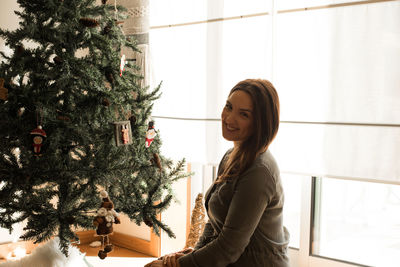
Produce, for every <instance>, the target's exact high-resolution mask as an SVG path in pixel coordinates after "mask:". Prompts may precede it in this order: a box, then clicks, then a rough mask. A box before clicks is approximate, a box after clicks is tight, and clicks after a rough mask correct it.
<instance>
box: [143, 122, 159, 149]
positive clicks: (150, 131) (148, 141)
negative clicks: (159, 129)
mask: <svg viewBox="0 0 400 267" xmlns="http://www.w3.org/2000/svg"><path fill="white" fill-rule="evenodd" d="M156 135H157V133H156V130H154V121H150V122H149V127H148V128H147V132H146V144H145V145H146V147H147V148H148V147H150V145H151V143H152V142H153V140H154V137H156Z"/></svg>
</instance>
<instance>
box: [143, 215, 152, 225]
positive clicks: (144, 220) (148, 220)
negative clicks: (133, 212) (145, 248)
mask: <svg viewBox="0 0 400 267" xmlns="http://www.w3.org/2000/svg"><path fill="white" fill-rule="evenodd" d="M143 222H144V224H146V225H147V226H148V227H153V222H152V221H151V220H150V219H149V218H147V217H146V218H144V219H143Z"/></svg>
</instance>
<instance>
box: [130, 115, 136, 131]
mask: <svg viewBox="0 0 400 267" xmlns="http://www.w3.org/2000/svg"><path fill="white" fill-rule="evenodd" d="M129 120H130V122H131V132H132V135H133V132H134V128H135V124H136V117H135V116H133V115H132V116H130V117H129Z"/></svg>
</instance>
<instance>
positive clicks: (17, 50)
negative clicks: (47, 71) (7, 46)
mask: <svg viewBox="0 0 400 267" xmlns="http://www.w3.org/2000/svg"><path fill="white" fill-rule="evenodd" d="M24 52H25V47H24V46H23V45H22V44H20V45H17V46H16V48H15V53H16V55H17V56H19V57H20V56H22V55H23V54H24Z"/></svg>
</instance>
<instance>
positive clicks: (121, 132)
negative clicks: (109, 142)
mask: <svg viewBox="0 0 400 267" xmlns="http://www.w3.org/2000/svg"><path fill="white" fill-rule="evenodd" d="M113 124H114V127H115V129H114V133H115V143H116V145H117V146H123V145H129V144H132V131H131V122H130V121H117V122H113Z"/></svg>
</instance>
